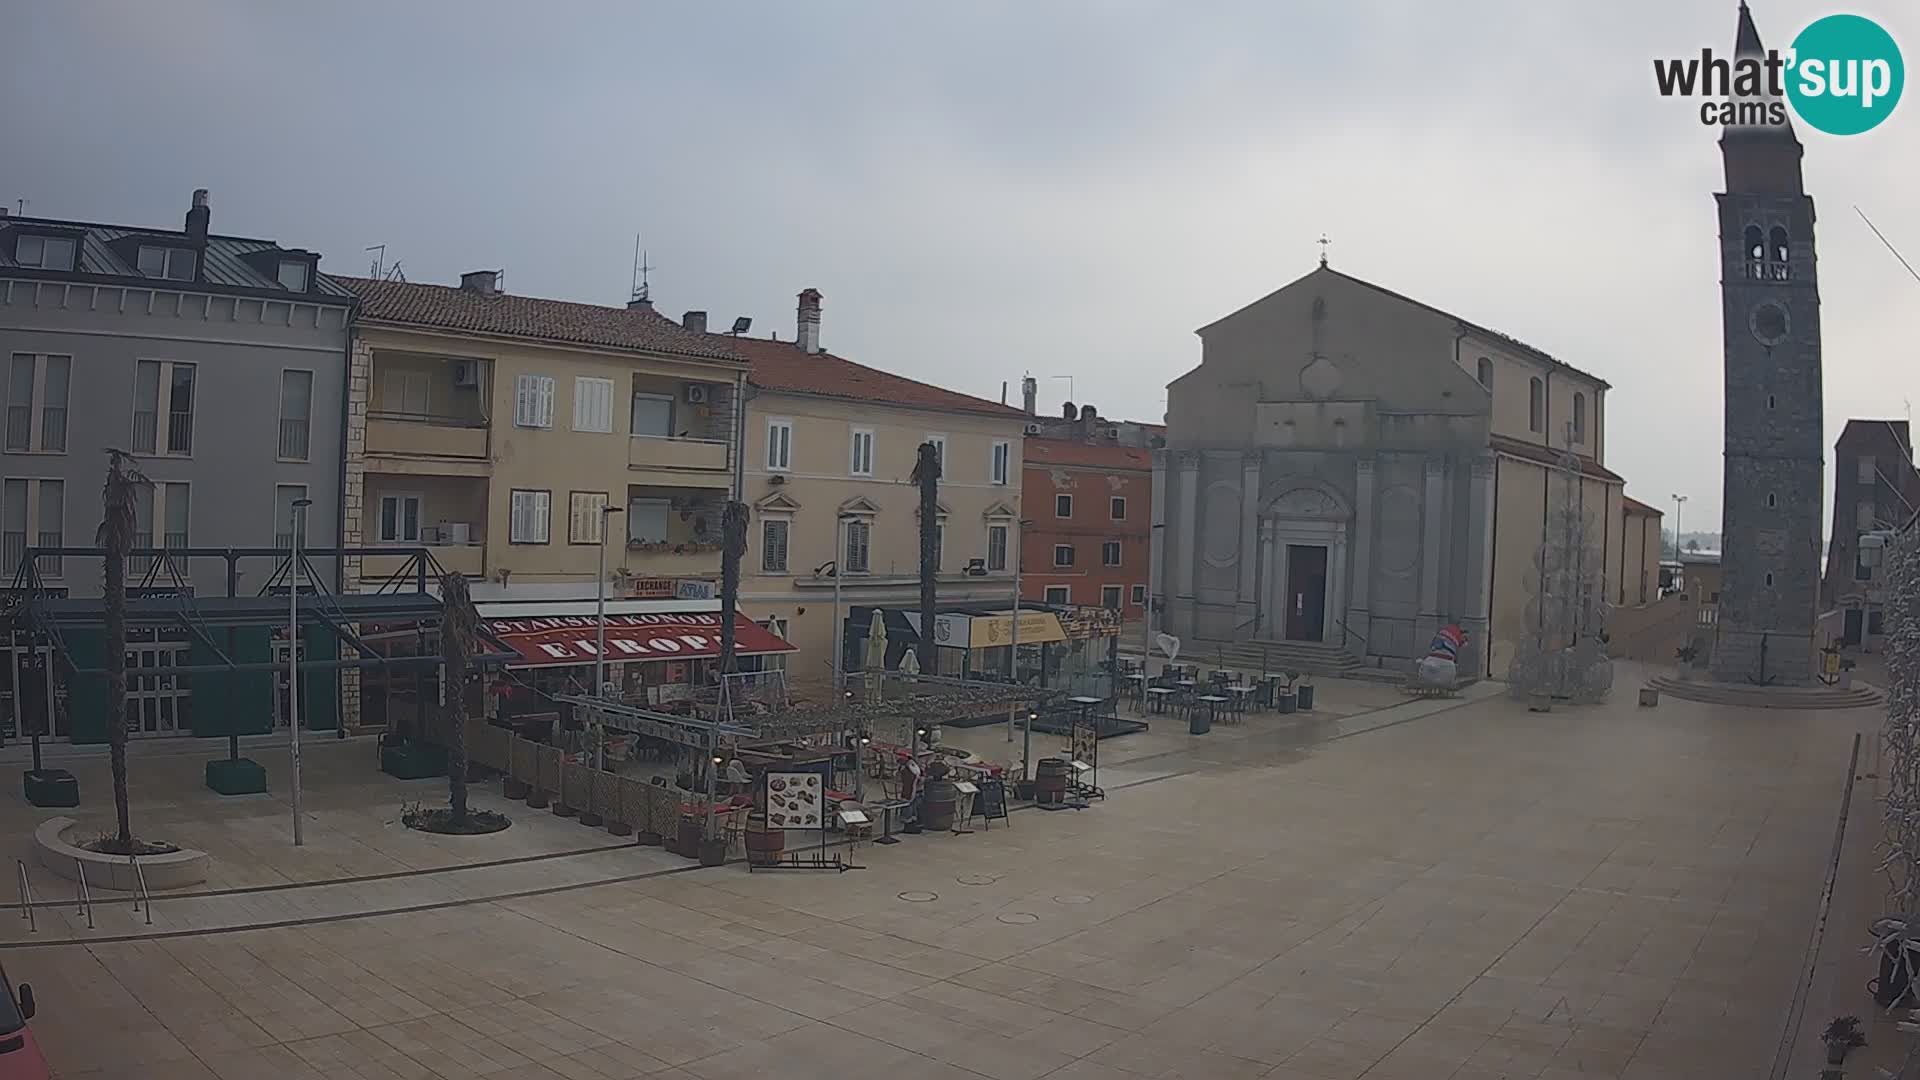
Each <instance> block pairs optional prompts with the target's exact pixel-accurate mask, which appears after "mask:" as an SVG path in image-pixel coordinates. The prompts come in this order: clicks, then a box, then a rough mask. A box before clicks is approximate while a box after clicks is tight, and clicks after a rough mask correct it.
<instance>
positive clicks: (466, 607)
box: [440, 573, 480, 824]
mask: <svg viewBox="0 0 1920 1080" xmlns="http://www.w3.org/2000/svg"><path fill="white" fill-rule="evenodd" d="M440 603H441V604H442V606H443V607H444V608H445V614H444V615H443V616H442V618H441V622H440V657H441V670H440V681H441V695H442V697H443V698H444V699H445V700H444V702H443V703H442V704H441V706H440V708H441V714H440V715H441V721H442V723H444V724H445V726H446V729H447V805H448V807H450V808H451V809H452V811H453V820H454V822H455V823H456V824H464V823H465V822H466V820H467V675H468V671H469V668H470V667H471V664H472V659H473V653H474V649H475V647H476V644H477V642H478V639H479V631H480V615H479V613H478V612H477V611H475V610H474V607H473V598H472V596H470V595H469V594H468V592H467V579H466V577H465V576H463V575H461V574H457V573H451V574H443V575H441V577H440Z"/></svg>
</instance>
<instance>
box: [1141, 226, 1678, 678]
mask: <svg viewBox="0 0 1920 1080" xmlns="http://www.w3.org/2000/svg"><path fill="white" fill-rule="evenodd" d="M1198 333H1199V336H1200V339H1201V362H1200V365H1199V366H1198V367H1196V368H1194V369H1193V370H1192V371H1189V372H1187V373H1186V374H1185V375H1183V376H1181V377H1180V378H1178V379H1176V380H1174V382H1173V383H1171V384H1170V385H1169V387H1168V406H1167V409H1168V411H1167V446H1166V448H1165V449H1163V450H1160V451H1157V452H1156V454H1155V463H1154V469H1155V474H1154V498H1155V502H1156V507H1155V520H1156V521H1163V522H1165V523H1166V524H1165V527H1164V529H1162V530H1160V532H1159V537H1158V540H1159V542H1158V543H1157V544H1156V545H1155V553H1156V559H1157V565H1156V567H1155V574H1154V585H1153V592H1154V595H1155V598H1156V603H1155V624H1156V628H1157V629H1160V630H1163V631H1165V632H1167V633H1171V634H1174V635H1175V636H1178V637H1181V638H1182V639H1183V640H1185V641H1195V642H1197V643H1198V644H1199V646H1200V648H1201V649H1204V646H1205V643H1207V642H1212V641H1220V642H1242V641H1253V642H1283V643H1302V644H1317V645H1320V646H1333V647H1337V648H1339V649H1341V650H1344V651H1345V652H1347V653H1348V654H1349V655H1351V656H1352V657H1354V658H1356V659H1358V660H1360V661H1362V662H1363V663H1365V664H1367V665H1369V666H1379V667H1388V668H1405V667H1409V666H1411V664H1412V663H1413V662H1414V661H1415V660H1416V659H1417V658H1418V657H1420V656H1423V655H1425V653H1426V649H1427V645H1428V643H1429V641H1430V640H1431V638H1432V637H1433V634H1434V632H1435V631H1436V630H1437V629H1438V628H1440V627H1441V626H1444V625H1447V624H1449V623H1458V624H1460V625H1461V627H1462V628H1463V629H1464V630H1466V632H1467V634H1468V646H1467V650H1466V652H1465V653H1464V654H1463V656H1462V658H1461V666H1462V669H1463V671H1462V673H1463V674H1465V675H1480V676H1484V675H1487V674H1494V675H1499V676H1504V675H1505V674H1506V665H1507V664H1508V663H1509V662H1510V660H1511V658H1512V656H1513V654H1514V652H1515V650H1516V648H1517V646H1518V643H1519V642H1520V640H1521V639H1522V638H1523V637H1524V636H1525V635H1526V634H1528V633H1529V632H1530V623H1529V616H1528V610H1529V605H1528V598H1529V593H1528V587H1529V585H1530V581H1529V572H1530V571H1531V570H1532V568H1533V566H1534V558H1535V556H1536V554H1537V553H1538V550H1539V546H1540V543H1541V540H1542V535H1543V530H1544V528H1545V524H1546V522H1547V519H1548V511H1549V508H1550V507H1552V506H1555V505H1563V504H1564V503H1565V501H1566V500H1568V499H1572V500H1573V501H1574V502H1575V504H1577V505H1578V506H1579V507H1580V508H1581V509H1582V511H1583V512H1584V515H1585V517H1586V518H1587V519H1588V520H1589V521H1590V522H1591V525H1592V534H1591V535H1590V537H1589V542H1590V549H1591V557H1593V558H1596V559H1599V560H1600V566H1601V567H1602V568H1603V576H1604V578H1605V581H1606V585H1605V588H1606V590H1607V594H1608V595H1607V596H1606V599H1607V600H1608V601H1609V602H1627V603H1640V602H1644V600H1643V598H1644V597H1645V596H1647V595H1649V593H1648V591H1647V590H1644V589H1643V588H1642V587H1641V583H1642V582H1643V581H1650V580H1654V579H1656V578H1657V573H1658V559H1659V552H1658V547H1657V545H1655V546H1654V547H1653V549H1652V550H1648V547H1647V545H1646V544H1644V542H1641V543H1634V544H1629V543H1628V542H1627V532H1628V531H1629V530H1630V529H1631V530H1633V531H1635V532H1644V531H1645V527H1644V523H1643V522H1641V521H1640V520H1639V519H1638V518H1636V519H1635V520H1634V521H1632V522H1629V521H1628V520H1627V518H1628V515H1629V509H1628V505H1627V504H1628V500H1627V499H1626V498H1625V496H1624V491H1623V486H1624V482H1623V481H1622V479H1621V478H1620V477H1619V476H1617V475H1615V474H1614V473H1612V472H1611V471H1609V470H1607V469H1606V467H1605V465H1604V460H1605V459H1604V454H1605V449H1606V447H1605V438H1606V437H1605V419H1606V391H1607V389H1608V385H1607V383H1606V382H1605V381H1604V380H1602V379H1600V378H1597V377H1595V376H1593V375H1590V374H1587V373H1586V372H1583V371H1580V370H1578V369H1576V368H1573V367H1571V366H1569V365H1567V364H1565V363H1562V362H1560V361H1558V360H1556V359H1554V358H1553V357H1552V356H1550V355H1548V354H1546V353H1544V352H1542V351H1540V350H1538V349H1535V348H1532V347H1530V346H1528V345H1525V344H1523V343H1521V342H1519V341H1516V340H1514V339H1513V338H1510V337H1508V336H1506V335H1503V334H1500V333H1498V332H1495V331H1492V330H1488V329H1486V328H1484V327H1482V326H1479V325H1476V324H1474V323H1471V322H1468V321H1466V320H1463V319H1460V318H1458V317H1457V316H1453V315H1450V314H1448V313H1446V312H1443V311H1440V310H1438V309H1435V308H1432V307H1430V306H1428V305H1426V304H1422V303H1420V302H1418V301H1416V300H1412V299H1410V298H1408V297H1405V296H1402V295H1400V294H1398V293H1395V292H1392V291H1390V290H1387V289H1384V288H1381V287H1379V286H1377V285H1373V284H1371V283H1369V282H1366V281H1363V280H1361V279H1358V278H1355V277H1352V276H1349V275H1346V274H1343V273H1340V272H1338V271H1335V270H1333V269H1331V268H1330V267H1328V266H1326V265H1325V263H1324V262H1323V263H1322V265H1321V266H1320V268H1319V269H1317V270H1315V271H1314V272H1312V273H1310V274H1308V275H1307V276H1305V277H1303V278H1301V279H1299V280H1297V281H1295V282H1293V283H1292V284H1290V285H1288V286H1286V287H1284V288H1282V289H1280V290H1279V291H1278V292H1275V293H1273V294H1271V295H1269V296H1267V297H1265V298H1263V299H1261V300H1257V301H1255V302H1254V303H1252V304H1250V305H1248V306H1247V307H1245V308H1243V309H1241V310H1239V311H1237V312H1234V313H1233V314H1231V315H1228V316H1227V317H1225V318H1223V319H1221V320H1219V321H1217V322H1215V323H1213V324H1211V325H1209V326H1206V327H1203V328H1202V329H1201V330H1200V331H1198ZM1569 440H1571V449H1572V450H1573V453H1574V455H1575V458H1576V460H1577V461H1578V466H1579V474H1578V479H1577V481H1574V482H1572V483H1569V481H1568V480H1567V475H1568V474H1567V473H1565V472H1563V471H1561V470H1560V469H1559V468H1558V466H1559V463H1560V462H1561V460H1562V455H1563V454H1564V453H1565V451H1566V450H1567V449H1568V447H1569ZM1632 513H1635V514H1639V515H1640V516H1641V517H1644V516H1645V513H1646V508H1645V507H1642V506H1640V505H1639V504H1635V505H1634V509H1633V511H1632ZM1656 527H1657V526H1656ZM1629 552H1631V553H1632V554H1631V555H1630V554H1629ZM1201 655H1204V652H1202V653H1201Z"/></svg>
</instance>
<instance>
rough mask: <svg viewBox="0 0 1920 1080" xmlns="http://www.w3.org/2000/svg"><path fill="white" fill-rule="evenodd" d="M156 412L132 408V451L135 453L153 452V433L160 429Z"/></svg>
mask: <svg viewBox="0 0 1920 1080" xmlns="http://www.w3.org/2000/svg"><path fill="white" fill-rule="evenodd" d="M159 424H160V419H159V414H158V413H153V412H143V411H141V410H138V409H136V410H134V413H133V452H134V453H136V454H151V453H153V440H154V438H155V433H156V432H158V431H159V430H160V428H159Z"/></svg>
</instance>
